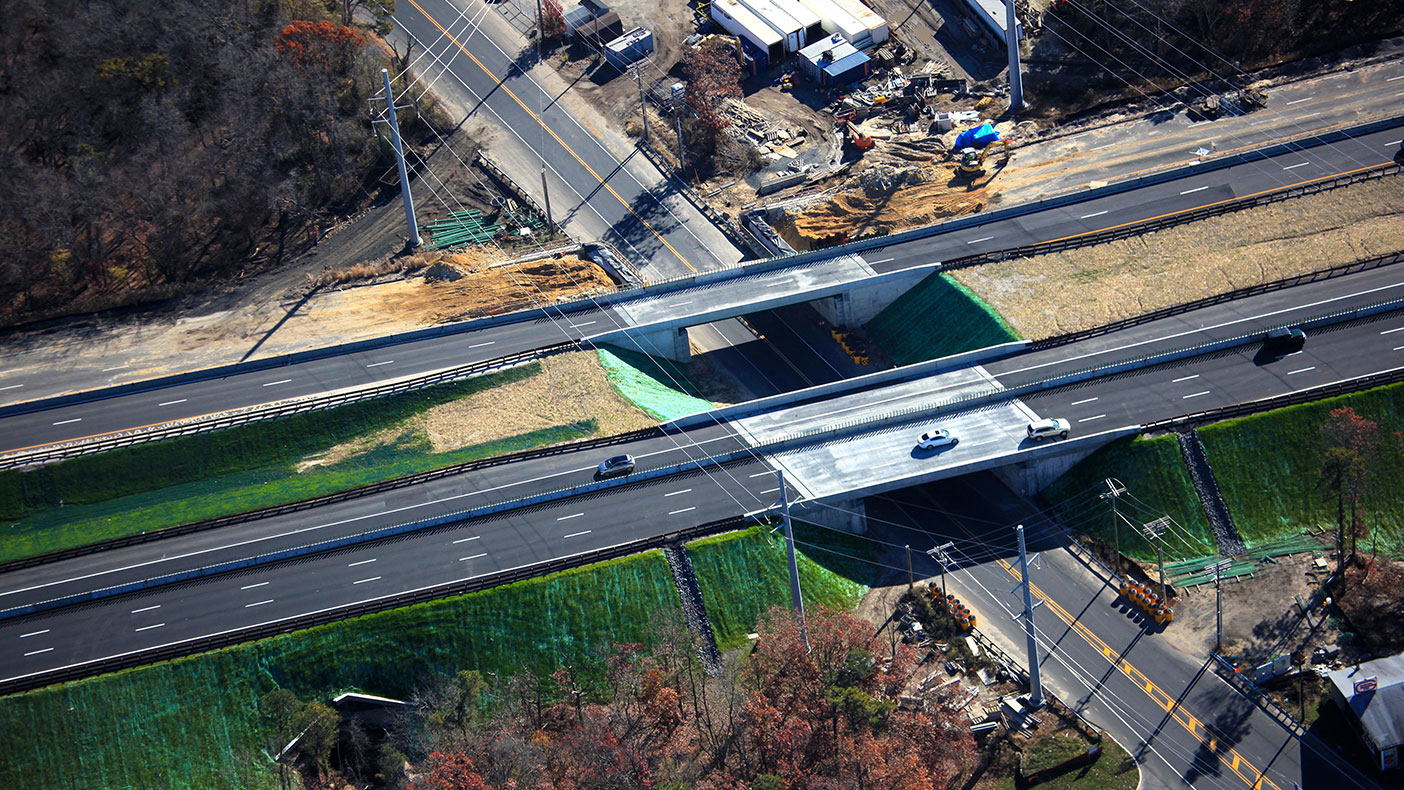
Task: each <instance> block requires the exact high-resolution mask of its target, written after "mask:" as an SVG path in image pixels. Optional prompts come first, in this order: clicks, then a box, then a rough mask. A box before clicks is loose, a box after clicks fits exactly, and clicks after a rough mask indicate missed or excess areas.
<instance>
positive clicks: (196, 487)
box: [0, 362, 599, 561]
mask: <svg viewBox="0 0 1404 790" xmlns="http://www.w3.org/2000/svg"><path fill="white" fill-rule="evenodd" d="M541 373H542V363H539V362H537V363H532V364H529V365H523V366H521V367H517V368H512V369H509V370H505V371H502V372H500V373H494V374H491V375H487V376H480V377H476V378H473V379H469V380H466V381H461V382H455V383H450V384H444V385H440V386H437V387H430V388H426V389H423V390H416V391H414V392H408V393H403V394H400V395H392V396H389V397H385V398H377V399H375V400H372V401H366V402H362V403H353V404H349V405H346V406H339V407H336V408H332V409H324V410H319V411H313V412H308V413H306V414H299V415H294V416H291V417H285V418H282V419H278V420H269V421H267V422H261V423H254V424H250V425H244V426H239V427H235V428H229V429H226V430H221V431H213V432H210V433H205V434H198V435H194V436H187V437H181V438H178V439H169V440H165V441H160V442H152V443H150V444H143V445H138V446H136V447H131V448H126V449H122V450H114V451H111V452H105V453H98V454H94V455H90V456H84V457H81V458H75V459H72V460H68V461H63V462H60V463H56V464H50V465H48V466H44V467H41V468H38V469H34V470H30V471H5V472H0V519H3V520H5V521H7V522H9V523H8V524H7V525H6V527H5V533H4V536H5V539H4V541H0V561H3V560H10V559H15V558H18V557H26V556H32V555H35V554H42V553H44V552H50V551H55V550H58V549H63V548H68V547H72V546H80V545H84V544H88V543H93V542H96V541H100V540H104V539H108V538H114V537H120V536H123V535H132V534H137V533H140V532H145V531H149V530H155V529H161V528H163V527H169V526H174V525H177V524H184V523H189V522H192V521H199V520H202V519H208V518H214V517H217V516H223V515H229V514H232V513H240V512H244V511H247V510H252V509H255V508H260V507H267V506H271V505H278V504H283V503H287V502H296V501H298V500H302V499H307V498H309V497H313V496H318V495H321V494H327V493H332V492H336V491H344V490H347V489H349V488H354V487H356V486H361V485H367V484H370V483H375V482H379V481H383V480H389V479H393V478H395V477H400V476H403V475H407V474H413V473H415V472H421V471H425V470H428V469H435V468H439V467H443V466H448V465H450V464H455V463H460V462H463V461H469V460H474V459H478V458H487V457H491V456H494V455H501V454H503V453H509V452H513V451H517V450H524V449H528V448H532V447H540V446H543V445H547V444H553V443H556V442H562V441H568V440H572V439H579V438H583V437H587V436H591V435H594V434H595V433H596V432H597V431H598V429H599V422H598V421H597V420H596V419H594V418H586V419H573V420H566V421H563V422H559V423H556V424H552V423H551V422H545V423H543V424H542V427H540V428H538V429H535V430H527V431H524V432H522V433H519V434H516V435H511V436H505V437H499V438H495V439H493V440H491V441H486V442H482V443H474V444H468V445H467V446H460V447H456V448H454V449H449V450H444V451H436V448H435V447H434V446H433V444H434V443H433V442H432V441H431V439H430V437H429V436H428V433H427V430H426V426H425V423H424V420H423V419H416V418H421V417H422V416H423V415H424V414H425V413H427V412H429V411H430V410H431V409H434V408H435V407H438V406H441V405H446V404H453V403H459V404H464V403H467V404H468V405H472V402H473V401H472V399H473V397H474V396H475V395H478V396H480V397H482V398H491V397H495V396H496V393H493V394H492V395H488V394H487V393H488V391H489V390H499V389H500V388H504V387H509V386H510V385H513V384H527V383H529V381H528V380H530V379H533V378H535V377H538V376H540V375H541ZM334 450H336V451H337V452H335V453H333V451H334Z"/></svg>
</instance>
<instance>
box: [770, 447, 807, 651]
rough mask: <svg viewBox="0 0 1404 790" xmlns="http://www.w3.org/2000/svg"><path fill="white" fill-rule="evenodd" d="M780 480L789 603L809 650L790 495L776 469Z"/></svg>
mask: <svg viewBox="0 0 1404 790" xmlns="http://www.w3.org/2000/svg"><path fill="white" fill-rule="evenodd" d="M775 476H776V478H777V479H778V480H779V481H780V518H781V519H782V520H783V522H784V524H785V549H786V550H787V551H788V553H789V555H790V605H791V606H792V607H794V610H795V617H796V619H798V620H799V626H800V636H801V637H802V638H803V639H804V650H805V652H809V625H808V624H807V623H806V622H805V619H804V597H803V596H802V595H800V580H799V561H798V560H796V559H795V531H794V528H792V527H791V526H790V497H789V494H788V493H787V492H786V491H785V472H784V471H777V472H776V473H775Z"/></svg>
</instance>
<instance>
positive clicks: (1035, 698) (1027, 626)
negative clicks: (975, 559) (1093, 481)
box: [1011, 524, 1043, 708]
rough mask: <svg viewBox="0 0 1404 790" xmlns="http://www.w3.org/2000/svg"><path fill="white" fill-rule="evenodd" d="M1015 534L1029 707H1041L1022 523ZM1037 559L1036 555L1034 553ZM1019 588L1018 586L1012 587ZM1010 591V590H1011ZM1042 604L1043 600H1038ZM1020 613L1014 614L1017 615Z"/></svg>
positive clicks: (1032, 608)
mask: <svg viewBox="0 0 1404 790" xmlns="http://www.w3.org/2000/svg"><path fill="white" fill-rule="evenodd" d="M1014 532H1015V534H1017V535H1018V536H1019V576H1020V577H1021V578H1022V581H1020V582H1019V586H1021V587H1023V588H1024V612H1023V615H1022V617H1023V618H1024V639H1025V640H1026V641H1027V643H1028V648H1029V707H1030V708H1041V707H1043V680H1042V679H1041V678H1040V677H1039V667H1038V637H1037V636H1036V634H1037V631H1036V630H1035V629H1034V609H1035V608H1036V607H1035V606H1034V602H1033V585H1032V584H1030V583H1029V555H1028V552H1027V551H1026V550H1025V548H1024V525H1023V524H1020V525H1019V526H1017V527H1015V528H1014ZM1034 559H1035V560H1037V559H1038V555H1037V554H1035V555H1034ZM1014 589H1015V590H1017V589H1019V588H1018V587H1015V588H1014ZM1011 592H1012V591H1011ZM1039 604H1040V605H1042V604H1043V601H1039ZM1018 616H1020V615H1016V617H1018Z"/></svg>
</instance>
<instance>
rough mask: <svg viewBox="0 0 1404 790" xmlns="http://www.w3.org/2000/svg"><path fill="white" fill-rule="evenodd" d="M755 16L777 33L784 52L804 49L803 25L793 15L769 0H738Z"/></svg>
mask: <svg viewBox="0 0 1404 790" xmlns="http://www.w3.org/2000/svg"><path fill="white" fill-rule="evenodd" d="M740 2H741V5H743V6H745V7H746V8H747V10H749V11H750V12H751V13H752V14H755V15H756V18H757V19H759V20H761V21H762V22H764V23H766V24H767V25H769V26H770V29H771V30H774V31H775V32H776V33H779V34H780V36H781V38H783V39H784V41H785V53H786V54H789V53H791V52H799V51H800V50H801V49H804V26H803V25H801V24H800V23H799V21H798V20H796V19H795V18H794V17H792V16H790V15H789V14H787V13H785V12H784V11H781V10H780V7H779V6H777V5H776V4H775V3H773V2H771V0H740Z"/></svg>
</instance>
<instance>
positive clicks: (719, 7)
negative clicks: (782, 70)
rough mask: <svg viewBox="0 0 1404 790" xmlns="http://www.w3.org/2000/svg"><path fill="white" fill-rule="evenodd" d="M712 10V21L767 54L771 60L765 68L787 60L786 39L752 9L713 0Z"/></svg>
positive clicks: (730, 2) (730, 1)
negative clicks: (752, 11)
mask: <svg viewBox="0 0 1404 790" xmlns="http://www.w3.org/2000/svg"><path fill="white" fill-rule="evenodd" d="M711 8H712V21H714V22H716V23H717V24H718V25H721V26H722V29H723V30H725V31H726V32H728V33H730V34H732V35H733V36H736V37H737V38H741V39H744V40H745V41H747V42H749V43H750V44H751V45H752V46H754V47H755V48H756V49H758V50H760V51H761V52H763V53H765V55H766V56H767V57H768V58H769V63H768V64H767V65H766V66H765V68H769V67H770V65H771V64H774V65H779V64H780V62H781V61H783V60H784V59H785V38H784V37H783V36H781V35H780V34H779V33H776V32H775V30H773V29H772V28H771V27H770V25H767V24H766V23H765V22H763V21H761V18H760V17H758V16H756V15H755V14H753V13H751V11H750V9H748V8H746V7H745V6H743V5H741V4H740V3H739V2H737V1H736V0H712V3H711Z"/></svg>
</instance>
